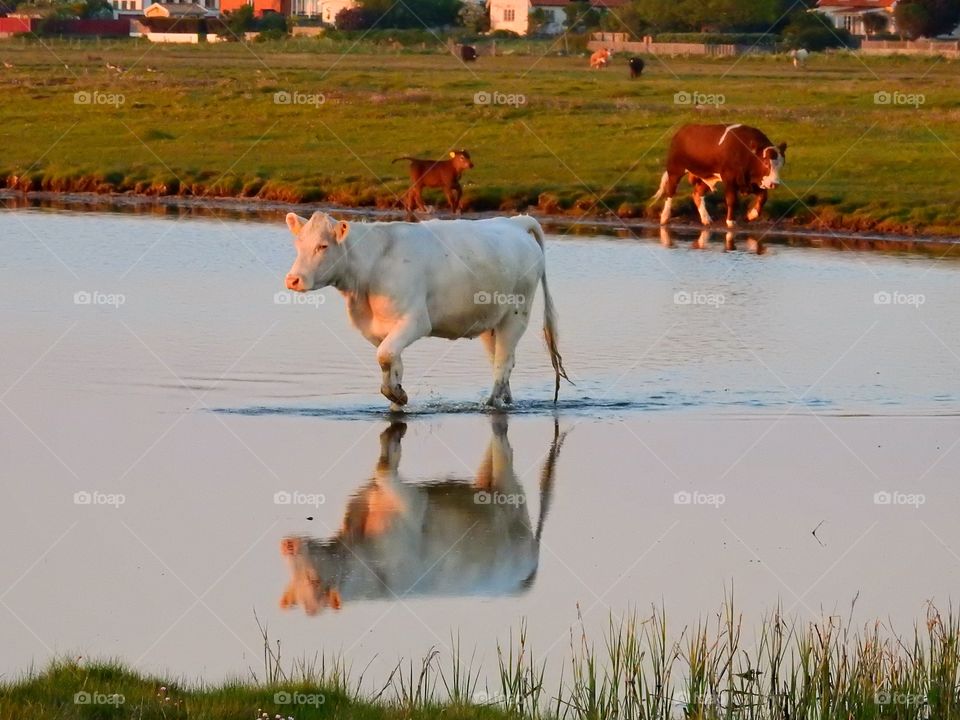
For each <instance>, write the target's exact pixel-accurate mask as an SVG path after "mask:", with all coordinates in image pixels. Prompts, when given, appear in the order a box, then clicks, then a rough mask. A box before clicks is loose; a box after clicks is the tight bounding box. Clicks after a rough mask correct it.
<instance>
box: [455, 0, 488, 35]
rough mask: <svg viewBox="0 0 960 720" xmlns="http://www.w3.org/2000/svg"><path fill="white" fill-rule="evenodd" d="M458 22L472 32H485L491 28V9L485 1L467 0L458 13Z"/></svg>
mask: <svg viewBox="0 0 960 720" xmlns="http://www.w3.org/2000/svg"><path fill="white" fill-rule="evenodd" d="M457 23H458V24H459V25H461V26H462V27H465V28H466V29H467V30H469V31H470V32H474V33H485V32H487V31H489V30H490V9H489V8H488V7H487V5H486V4H485V3H478V2H474V1H473V0H467V2H464V3H463V7H461V8H460V12H458V13H457Z"/></svg>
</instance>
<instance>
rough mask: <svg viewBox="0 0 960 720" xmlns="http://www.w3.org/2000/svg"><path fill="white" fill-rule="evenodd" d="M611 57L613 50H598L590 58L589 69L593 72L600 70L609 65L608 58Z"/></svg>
mask: <svg viewBox="0 0 960 720" xmlns="http://www.w3.org/2000/svg"><path fill="white" fill-rule="evenodd" d="M612 57H613V50H611V49H609V48H600V49H599V50H597V51H596V52H595V53H594V54H593V55H591V56H590V67H591V68H593V69H594V70H601V69H603V68H605V67H606V66H607V65H609V64H610V58H612Z"/></svg>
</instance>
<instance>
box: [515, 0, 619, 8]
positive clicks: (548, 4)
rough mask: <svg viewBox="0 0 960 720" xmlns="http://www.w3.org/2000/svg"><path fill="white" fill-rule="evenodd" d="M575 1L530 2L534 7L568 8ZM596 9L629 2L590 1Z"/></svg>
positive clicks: (617, 0)
mask: <svg viewBox="0 0 960 720" xmlns="http://www.w3.org/2000/svg"><path fill="white" fill-rule="evenodd" d="M572 2H573V0H530V4H531V5H533V7H566V6H567V5H569V4H570V3H572ZM589 2H590V5H592V6H593V7H595V8H611V7H620V6H621V5H626V4H627V2H629V0H589Z"/></svg>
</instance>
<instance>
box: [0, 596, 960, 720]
mask: <svg viewBox="0 0 960 720" xmlns="http://www.w3.org/2000/svg"><path fill="white" fill-rule="evenodd" d="M851 612H852V608H851ZM958 643H960V618H958V617H957V616H956V615H955V614H954V613H953V611H952V610H951V611H949V612H947V613H946V614H945V615H943V614H941V613H940V612H939V611H938V610H937V609H936V608H934V607H932V606H931V607H929V608H928V610H927V614H926V617H925V618H924V619H923V621H922V622H920V623H919V624H918V625H917V627H916V628H915V629H914V632H913V633H912V635H910V636H907V637H904V636H900V635H897V634H894V633H893V632H892V631H890V630H889V629H887V628H885V627H884V626H883V624H882V623H880V622H877V623H873V624H869V625H867V626H866V627H864V628H862V629H857V628H854V627H852V626H851V624H850V621H849V620H848V619H844V618H843V617H840V616H836V615H833V616H825V617H824V618H823V619H821V620H820V621H818V622H809V621H806V620H803V619H799V618H793V619H791V618H788V617H785V616H784V615H782V614H781V613H780V612H779V611H778V612H774V613H772V614H771V615H770V616H769V617H767V618H766V619H765V620H764V621H763V623H762V625H761V626H760V627H759V628H757V629H756V632H755V633H754V634H749V633H747V632H746V631H745V629H744V628H743V627H742V626H741V618H740V616H739V615H738V614H737V613H736V611H735V609H734V607H733V606H732V603H730V602H728V603H727V604H725V605H724V607H723V608H722V609H721V610H720V611H719V612H718V613H716V614H715V615H714V616H712V617H710V618H707V619H704V620H702V621H700V622H698V623H697V624H695V625H693V626H688V627H686V628H683V629H682V630H680V631H679V632H678V629H677V628H674V627H672V626H669V627H668V619H667V616H666V614H665V613H664V612H663V611H657V610H655V611H653V612H652V613H651V614H650V615H649V616H646V617H637V616H633V617H629V618H624V619H622V620H611V622H610V628H609V631H608V633H607V635H606V637H605V638H603V639H602V640H601V641H600V642H599V643H595V642H594V641H593V640H592V639H588V638H587V637H586V636H585V635H583V633H582V632H581V631H574V632H572V633H571V637H570V644H569V653H568V660H567V664H566V666H565V668H564V674H563V676H562V679H561V681H560V684H559V687H557V688H548V687H547V686H546V683H545V680H544V677H545V674H546V665H545V663H544V662H543V661H542V659H538V658H537V657H536V655H535V653H534V649H533V648H531V647H530V646H529V645H528V643H527V640H526V633H525V631H524V629H523V628H522V627H521V629H520V631H519V633H517V634H516V635H514V636H512V637H511V638H510V639H509V641H508V642H507V643H505V644H504V645H502V646H501V645H498V657H499V668H498V673H496V674H494V675H493V677H494V678H495V680H494V683H495V687H492V688H491V687H489V686H486V685H484V686H481V682H480V677H481V675H482V672H481V671H482V670H483V669H482V668H478V667H474V666H473V663H472V661H471V660H470V658H472V655H467V654H462V650H461V648H460V647H459V645H458V643H457V642H454V643H452V646H453V657H445V656H442V655H441V654H440V653H439V652H434V653H431V654H430V656H429V657H427V658H425V659H423V660H422V661H419V662H409V663H404V662H400V663H398V665H397V666H396V668H395V670H394V671H393V673H391V675H390V676H389V677H388V678H385V679H383V680H380V679H375V680H373V681H372V682H371V679H370V678H364V677H362V675H361V676H359V677H352V676H351V672H350V670H349V668H348V667H347V666H346V665H345V663H344V662H343V661H342V660H337V659H334V660H330V661H329V662H328V661H324V660H315V661H313V662H309V661H300V662H296V663H293V664H292V665H291V666H290V667H289V668H287V669H284V667H283V663H281V660H280V657H279V645H272V644H271V643H270V642H269V641H268V640H267V639H266V638H265V655H264V669H263V671H262V673H261V674H259V675H256V676H254V677H253V678H252V679H251V680H247V681H236V682H229V683H225V684H222V685H217V686H210V685H200V684H196V683H187V682H185V681H183V680H178V679H175V678H169V677H168V678H160V677H146V676H143V675H140V674H138V673H137V672H135V671H133V670H131V669H129V668H125V667H123V666H122V665H121V664H118V663H88V662H86V661H71V662H55V663H53V664H52V665H51V666H50V667H48V668H47V669H46V670H44V671H43V672H40V673H29V674H27V675H26V676H24V677H23V678H21V679H19V680H15V681H9V680H8V681H6V682H5V683H3V684H0V718H2V719H3V720H13V719H14V718H24V717H29V718H32V719H35V720H45V719H47V718H61V719H72V718H121V717H125V718H129V717H133V718H145V719H146V718H149V719H153V718H158V719H159V718H210V719H211V720H220V719H221V718H222V719H224V720H226V719H228V718H229V719H230V720H234V719H235V718H244V717H246V718H250V719H251V720H253V718H261V717H268V718H274V717H282V718H288V717H293V718H295V720H308V719H311V718H360V719H364V718H371V719H372V718H440V717H444V718H490V719H491V720H493V719H499V718H508V717H510V718H596V719H598V720H600V719H607V718H646V719H659V720H667V719H668V718H700V719H703V720H719V719H720V718H744V719H750V720H804V719H807V720H813V719H815V718H816V719H818V720H827V719H834V718H835V719H836V720H879V719H897V720H907V719H909V720H920V719H921V718H934V719H936V720H951V719H952V718H957V717H960V685H958V682H960V644H958ZM365 687H372V688H373V689H374V691H372V692H371V691H364V690H363V688H365Z"/></svg>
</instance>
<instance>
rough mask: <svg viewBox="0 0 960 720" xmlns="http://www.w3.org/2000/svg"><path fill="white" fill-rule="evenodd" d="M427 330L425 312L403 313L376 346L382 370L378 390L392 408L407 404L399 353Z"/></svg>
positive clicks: (401, 360) (427, 324)
mask: <svg viewBox="0 0 960 720" xmlns="http://www.w3.org/2000/svg"><path fill="white" fill-rule="evenodd" d="M429 332H430V323H429V321H428V320H427V318H426V314H425V313H423V314H419V313H418V314H415V315H405V316H404V317H403V318H402V319H401V320H400V321H399V322H398V323H397V324H396V325H394V327H393V330H391V331H390V333H389V334H388V335H387V336H386V337H385V338H384V339H383V342H381V343H380V345H379V346H378V347H377V362H378V363H380V369H381V370H382V371H383V383H382V384H381V386H380V392H381V393H383V395H384V397H386V398H387V400H389V401H390V402H391V403H392V409H394V410H399V409H400V407H401V406H403V405H406V404H407V393H406V392H405V391H404V389H403V385H402V383H403V359H402V358H401V357H400V353H402V352H403V351H404V350H405V349H406V348H407V346H408V345H410V344H411V343H413V342H414V341H415V340H419V339H420V338H422V337H423V336H424V335H426V334H427V333H429Z"/></svg>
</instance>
